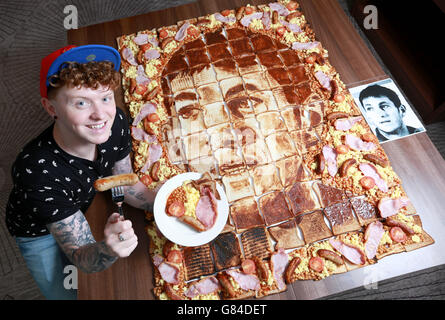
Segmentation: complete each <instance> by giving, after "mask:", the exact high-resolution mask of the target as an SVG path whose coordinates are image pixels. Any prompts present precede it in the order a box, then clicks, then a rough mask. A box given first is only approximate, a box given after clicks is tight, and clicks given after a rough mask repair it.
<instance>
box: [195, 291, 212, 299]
mask: <svg viewBox="0 0 445 320" xmlns="http://www.w3.org/2000/svg"><path fill="white" fill-rule="evenodd" d="M192 300H219V297H218V295H217V294H216V292H214V293H209V294H201V295H197V296H195V297H193V298H192Z"/></svg>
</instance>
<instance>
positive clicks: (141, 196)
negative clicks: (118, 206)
mask: <svg viewBox="0 0 445 320" xmlns="http://www.w3.org/2000/svg"><path fill="white" fill-rule="evenodd" d="M125 197H126V200H127V201H126V202H127V203H128V204H130V205H132V206H134V207H136V208H139V209H142V210H148V211H150V210H153V204H152V203H149V202H148V201H147V198H146V192H144V191H138V190H134V189H133V188H132V187H127V189H126V190H125ZM128 200H129V201H128Z"/></svg>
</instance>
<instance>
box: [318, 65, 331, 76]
mask: <svg viewBox="0 0 445 320" xmlns="http://www.w3.org/2000/svg"><path fill="white" fill-rule="evenodd" d="M317 71H322V72H324V73H326V74H329V73H331V68H330V67H329V66H328V65H327V64H324V65H319V64H318V63H316V64H315V67H314V73H315V72H317Z"/></svg>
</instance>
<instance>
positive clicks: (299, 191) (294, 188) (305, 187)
mask: <svg viewBox="0 0 445 320" xmlns="http://www.w3.org/2000/svg"><path fill="white" fill-rule="evenodd" d="M285 192H286V197H287V199H288V200H289V203H290V206H291V210H292V213H293V214H294V215H295V216H296V215H299V214H302V213H305V212H309V211H314V210H316V209H320V204H319V203H318V200H317V197H316V196H314V195H313V194H312V188H311V183H310V182H296V183H294V184H293V185H291V186H288V187H287V188H286V189H285Z"/></svg>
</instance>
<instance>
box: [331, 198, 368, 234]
mask: <svg viewBox="0 0 445 320" xmlns="http://www.w3.org/2000/svg"><path fill="white" fill-rule="evenodd" d="M324 214H325V215H326V217H327V218H328V220H329V222H330V223H331V227H332V231H333V233H334V234H335V235H338V234H341V233H345V232H349V231H355V230H359V229H360V224H359V223H358V221H357V219H356V218H355V216H354V214H353V212H352V206H351V203H350V202H349V200H348V199H346V200H343V201H342V202H340V203H336V204H333V205H331V206H329V207H327V208H325V209H324Z"/></svg>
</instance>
